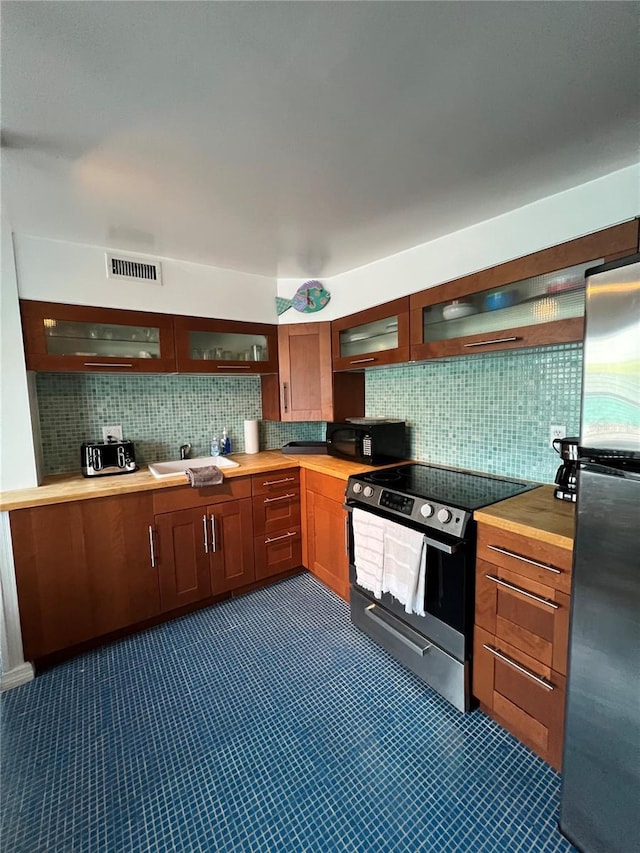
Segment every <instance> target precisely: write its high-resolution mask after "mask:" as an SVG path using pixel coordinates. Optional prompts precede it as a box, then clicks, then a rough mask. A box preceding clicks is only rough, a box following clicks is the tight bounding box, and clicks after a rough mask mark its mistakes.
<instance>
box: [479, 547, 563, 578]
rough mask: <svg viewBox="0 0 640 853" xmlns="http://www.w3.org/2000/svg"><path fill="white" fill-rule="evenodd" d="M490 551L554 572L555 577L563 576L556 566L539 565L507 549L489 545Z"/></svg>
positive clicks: (535, 561)
mask: <svg viewBox="0 0 640 853" xmlns="http://www.w3.org/2000/svg"><path fill="white" fill-rule="evenodd" d="M487 548H488V549H489V550H490V551H498V553H499V554H506V555H507V557H513V558H514V559H516V560H521V561H522V562H523V563H529V565H530V566H537V567H538V568H539V569H546V571H548V572H553V574H554V575H561V574H562V572H561V570H560V569H556V567H555V566H550V565H549V564H548V563H539V562H538V561H537V560H531V559H529V557H523V556H522V554H516V552H515V551H507V549H506V548H498V546H497V545H487Z"/></svg>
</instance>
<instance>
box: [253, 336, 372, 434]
mask: <svg viewBox="0 0 640 853" xmlns="http://www.w3.org/2000/svg"><path fill="white" fill-rule="evenodd" d="M278 361H279V368H280V373H279V375H278V376H263V377H262V417H263V418H264V420H271V421H340V420H344V419H345V418H346V417H361V416H362V415H364V374H363V373H362V372H360V373H344V374H334V373H333V371H332V363H331V323H328V322H326V323H298V324H295V325H288V326H279V327H278Z"/></svg>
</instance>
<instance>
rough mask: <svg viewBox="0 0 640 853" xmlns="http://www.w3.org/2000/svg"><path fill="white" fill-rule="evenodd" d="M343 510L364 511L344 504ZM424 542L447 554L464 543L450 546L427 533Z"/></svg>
mask: <svg viewBox="0 0 640 853" xmlns="http://www.w3.org/2000/svg"><path fill="white" fill-rule="evenodd" d="M342 509H346V511H347V512H353V511H354V509H362V507H354V506H351V505H350V504H342ZM363 512H369V510H366V509H363ZM375 514H376V513H374V512H372V513H371V515H375ZM389 521H393V519H391V518H390V519H389ZM395 523H396V524H402V522H401V521H396V522H395ZM423 536H424V541H425V542H426V543H427V545H429V546H430V547H431V548H435V549H436V550H437V551H443V552H444V553H445V554H455V553H456V552H457V551H459V550H460V548H461V547H462V545H464V544H465V543H464V542H454V543H453V544H449V543H447V542H441V541H440V540H439V539H432V538H431V537H430V536H427V535H426V533H424V534H423Z"/></svg>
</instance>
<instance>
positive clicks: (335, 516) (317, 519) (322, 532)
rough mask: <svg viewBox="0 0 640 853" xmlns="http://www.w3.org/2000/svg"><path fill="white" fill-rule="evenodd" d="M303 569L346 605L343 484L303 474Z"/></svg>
mask: <svg viewBox="0 0 640 853" xmlns="http://www.w3.org/2000/svg"><path fill="white" fill-rule="evenodd" d="M304 489H305V513H306V515H305V517H306V531H305V543H304V552H305V554H306V560H307V562H306V567H307V568H308V569H309V571H310V572H311V573H312V574H313V575H315V576H316V577H317V578H318V580H320V581H322V583H324V584H326V586H328V587H329V589H332V590H333V591H334V592H335V593H336V594H337V595H339V596H340V597H341V598H343V599H344V600H345V601H349V557H348V553H347V538H346V537H347V513H346V511H345V510H344V509H343V506H342V505H343V503H344V492H345V489H346V482H345V481H344V480H342V479H339V478H338V477H330V476H328V475H327V474H320V473H318V472H316V471H305V472H304Z"/></svg>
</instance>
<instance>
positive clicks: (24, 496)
mask: <svg viewBox="0 0 640 853" xmlns="http://www.w3.org/2000/svg"><path fill="white" fill-rule="evenodd" d="M230 458H231V459H233V460H234V461H235V462H238V463H239V467H238V468H231V469H229V468H225V469H224V471H223V473H224V478H225V479H235V478H236V477H250V476H251V475H252V474H263V473H265V472H266V471H279V470H282V469H284V468H304V469H307V470H311V471H317V472H318V473H320V474H327V475H328V476H330V477H337V478H339V479H341V480H344V481H345V482H346V480H347V478H348V477H349V476H350V475H351V474H360V473H362V472H363V471H370V470H372V469H371V466H369V465H359V464H356V463H353V462H346V461H344V460H342V459H336V458H335V457H333V456H327V455H325V454H322V455H321V454H318V455H310V454H301V455H299V456H298V455H296V454H291V453H287V454H283V453H280V451H279V450H263V451H261V452H260V453H253V454H249V453H234V454H232V455H231V457H230ZM180 486H184V487H185V488H190V487H189V485H188V483H187V482H186V477H185V475H184V474H176V475H175V476H172V477H166V478H162V479H158V478H157V477H154V476H153V474H151V473H150V472H149V470H148V466H146V465H144V466H141V468H140V470H139V471H136V472H135V473H134V474H120V475H115V476H114V475H112V476H107V477H91V478H87V477H83V476H82V475H81V474H54V475H51V476H49V477H45V478H44V481H43V483H42V485H40V486H33V487H31V488H27V489H15V490H13V491H6V492H0V512H11V511H13V510H18V509H29V508H32V507H38V506H48V505H50V504H59V503H69V502H71V501H81V500H90V499H93V498H105V497H109V496H112V495H126V494H131V493H133V492H146V491H156V490H158V489H175V488H176V487H180Z"/></svg>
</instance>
